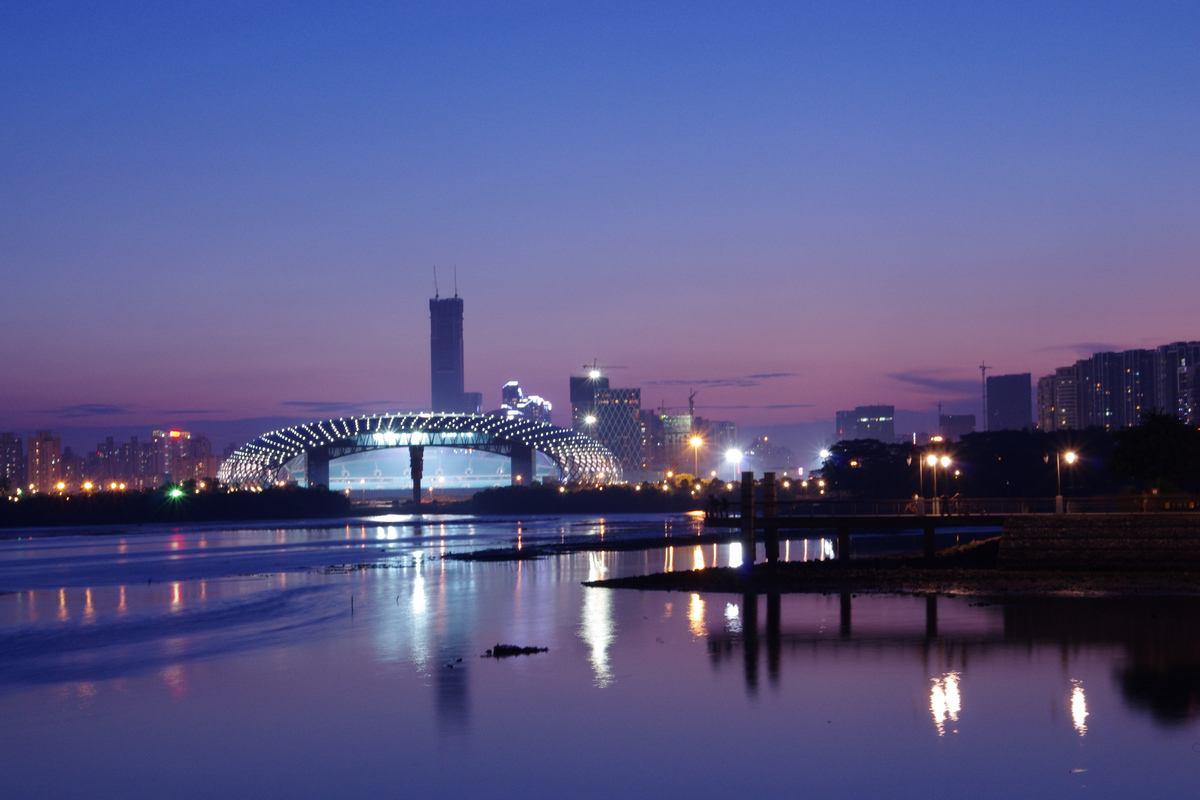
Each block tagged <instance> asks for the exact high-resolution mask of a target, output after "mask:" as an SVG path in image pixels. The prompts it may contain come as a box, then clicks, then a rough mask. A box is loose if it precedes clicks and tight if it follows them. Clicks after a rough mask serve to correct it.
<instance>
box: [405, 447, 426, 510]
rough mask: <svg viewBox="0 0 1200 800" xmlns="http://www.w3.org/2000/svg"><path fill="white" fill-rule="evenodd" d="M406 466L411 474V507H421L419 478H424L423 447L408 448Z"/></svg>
mask: <svg viewBox="0 0 1200 800" xmlns="http://www.w3.org/2000/svg"><path fill="white" fill-rule="evenodd" d="M408 466H409V471H410V472H411V473H412V484H413V505H418V506H419V505H421V478H423V477H424V476H425V445H421V444H414V445H409V447H408Z"/></svg>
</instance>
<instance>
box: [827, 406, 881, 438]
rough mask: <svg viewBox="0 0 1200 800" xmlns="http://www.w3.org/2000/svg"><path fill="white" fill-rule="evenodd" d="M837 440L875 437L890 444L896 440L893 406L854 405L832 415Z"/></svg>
mask: <svg viewBox="0 0 1200 800" xmlns="http://www.w3.org/2000/svg"><path fill="white" fill-rule="evenodd" d="M834 426H835V428H836V431H837V438H838V441H851V440H854V439H877V440H879V441H881V442H887V443H888V444H891V443H892V442H894V441H896V407H895V406H884V405H875V406H855V407H854V408H853V409H851V410H849V411H839V412H837V414H836V415H835V416H834Z"/></svg>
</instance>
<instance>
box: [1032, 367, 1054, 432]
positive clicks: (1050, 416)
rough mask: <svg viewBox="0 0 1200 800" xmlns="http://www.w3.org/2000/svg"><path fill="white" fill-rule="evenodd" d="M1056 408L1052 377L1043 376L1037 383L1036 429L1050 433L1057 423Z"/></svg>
mask: <svg viewBox="0 0 1200 800" xmlns="http://www.w3.org/2000/svg"><path fill="white" fill-rule="evenodd" d="M1057 412H1058V407H1057V406H1056V405H1055V403H1054V376H1053V375H1043V376H1042V377H1040V378H1038V382H1037V427H1038V430H1040V431H1052V430H1054V428H1055V426H1056V425H1057V423H1058V420H1057V417H1056V414H1057Z"/></svg>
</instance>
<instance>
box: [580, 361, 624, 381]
mask: <svg viewBox="0 0 1200 800" xmlns="http://www.w3.org/2000/svg"><path fill="white" fill-rule="evenodd" d="M583 368H584V369H585V370H587V376H588V377H589V378H591V379H592V380H596V379H598V378H599V377H600V376H601V375H603V374H604V373H605V372H608V371H609V370H614V369H629V367H626V366H624V365H621V364H601V363H600V362H599V359H595V358H593V359H592V363H590V364H584V365H583Z"/></svg>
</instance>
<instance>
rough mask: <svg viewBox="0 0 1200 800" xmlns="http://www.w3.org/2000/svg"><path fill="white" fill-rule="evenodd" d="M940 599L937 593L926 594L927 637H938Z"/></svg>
mask: <svg viewBox="0 0 1200 800" xmlns="http://www.w3.org/2000/svg"><path fill="white" fill-rule="evenodd" d="M937 606H938V599H937V595H936V594H929V595H925V638H927V639H936V638H937V635H938V607H937Z"/></svg>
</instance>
